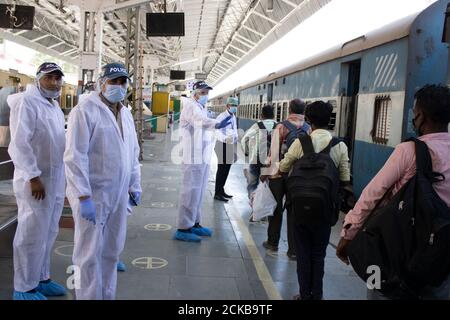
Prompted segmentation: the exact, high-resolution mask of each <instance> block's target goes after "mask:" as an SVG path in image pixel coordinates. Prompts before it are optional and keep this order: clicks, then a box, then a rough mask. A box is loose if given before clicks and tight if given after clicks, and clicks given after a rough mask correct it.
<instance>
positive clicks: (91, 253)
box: [64, 92, 142, 300]
mask: <svg viewBox="0 0 450 320" xmlns="http://www.w3.org/2000/svg"><path fill="white" fill-rule="evenodd" d="M120 115H121V119H122V128H123V137H122V134H121V132H120V129H119V126H118V124H117V120H116V119H115V117H114V115H113V113H112V112H111V110H110V109H109V108H108V106H106V105H105V104H104V103H103V102H102V101H101V99H100V97H99V93H98V92H91V93H90V95H89V97H87V98H86V99H84V100H83V101H82V102H81V104H79V105H78V106H77V107H75V108H74V109H73V110H72V112H71V113H70V115H69V121H68V127H67V147H66V152H65V154H64V162H65V165H66V176H67V197H68V198H69V202H70V205H71V207H72V211H73V217H74V221H75V247H74V252H73V263H74V265H76V266H78V267H80V271H81V278H80V282H81V287H80V288H79V289H76V291H75V294H76V298H77V299H79V300H87V299H91V300H101V299H105V300H112V299H114V298H115V294H116V286H117V262H118V261H119V255H120V253H121V252H122V250H123V248H124V245H125V236H126V227H127V225H126V223H127V221H126V219H127V204H128V198H129V195H128V192H141V191H142V190H141V185H140V184H141V183H140V180H141V177H140V175H141V174H140V165H139V160H138V159H139V158H138V157H139V145H138V141H137V136H136V131H135V127H134V120H133V117H132V115H131V113H130V111H129V110H128V109H127V108H125V107H123V106H122V107H121V109H120ZM81 196H91V197H92V200H93V202H94V204H95V209H96V224H95V225H94V224H93V223H92V222H90V221H87V220H86V219H84V218H83V217H82V216H81V214H80V200H79V197H81Z"/></svg>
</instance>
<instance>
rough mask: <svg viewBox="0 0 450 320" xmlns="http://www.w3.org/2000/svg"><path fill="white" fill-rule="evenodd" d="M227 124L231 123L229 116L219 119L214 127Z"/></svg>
mask: <svg viewBox="0 0 450 320" xmlns="http://www.w3.org/2000/svg"><path fill="white" fill-rule="evenodd" d="M229 124H231V116H228V117H226V118H225V119H223V120H222V121H220V122H219V123H217V124H216V129H222V128H225V127H226V126H228V125H229Z"/></svg>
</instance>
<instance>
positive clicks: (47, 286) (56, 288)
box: [36, 281, 67, 297]
mask: <svg viewBox="0 0 450 320" xmlns="http://www.w3.org/2000/svg"><path fill="white" fill-rule="evenodd" d="M36 290H37V291H39V292H40V293H42V294H43V295H44V296H47V297H56V296H64V295H66V293H67V290H66V288H64V287H63V286H62V285H60V284H59V283H57V282H55V281H50V282H47V283H45V282H39V285H38V286H37V288H36Z"/></svg>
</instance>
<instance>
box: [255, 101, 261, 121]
mask: <svg viewBox="0 0 450 320" xmlns="http://www.w3.org/2000/svg"><path fill="white" fill-rule="evenodd" d="M260 111H261V106H260V105H259V104H256V120H259V114H260Z"/></svg>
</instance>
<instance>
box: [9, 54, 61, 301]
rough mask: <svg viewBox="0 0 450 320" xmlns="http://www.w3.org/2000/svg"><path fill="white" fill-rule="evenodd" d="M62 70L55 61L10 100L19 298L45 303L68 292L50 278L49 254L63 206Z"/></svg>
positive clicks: (14, 297)
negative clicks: (16, 210)
mask: <svg viewBox="0 0 450 320" xmlns="http://www.w3.org/2000/svg"><path fill="white" fill-rule="evenodd" d="M63 76H64V74H63V72H62V70H61V68H60V67H59V66H58V65H57V64H55V63H51V62H46V63H43V64H42V65H41V66H40V67H39V68H38V70H37V73H36V83H35V85H31V84H29V85H28V86H27V88H26V91H25V92H21V93H17V94H14V95H11V96H9V97H8V99H7V102H8V105H9V106H10V108H11V113H10V129H11V143H10V145H9V148H8V152H9V155H10V156H11V159H12V160H13V163H14V168H15V169H14V180H13V187H14V194H15V196H16V201H17V208H18V224H17V230H16V234H15V237H14V244H13V249H14V294H13V299H15V300H47V298H46V297H45V296H60V295H65V294H66V289H65V288H64V287H63V286H61V285H60V284H58V283H56V282H55V281H52V280H51V279H50V256H51V252H52V247H53V244H54V242H55V239H56V236H57V235H58V230H59V219H60V217H61V213H62V209H63V205H64V189H65V182H64V162H63V155H64V147H65V132H64V114H63V112H62V110H61V108H60V107H59V104H58V102H57V100H56V99H57V98H58V97H59V96H60V95H61V88H62V82H63V79H62V77H63Z"/></svg>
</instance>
